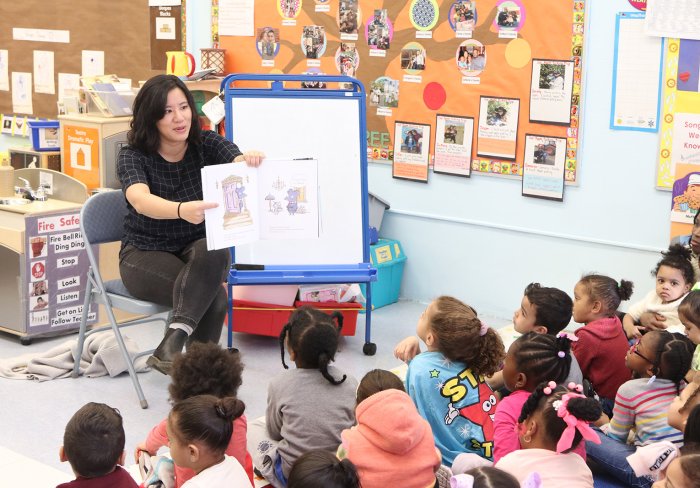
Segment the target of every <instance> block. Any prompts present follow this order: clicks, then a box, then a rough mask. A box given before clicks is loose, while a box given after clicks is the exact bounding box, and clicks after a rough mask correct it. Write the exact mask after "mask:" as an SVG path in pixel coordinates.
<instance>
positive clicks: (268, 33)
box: [255, 27, 280, 61]
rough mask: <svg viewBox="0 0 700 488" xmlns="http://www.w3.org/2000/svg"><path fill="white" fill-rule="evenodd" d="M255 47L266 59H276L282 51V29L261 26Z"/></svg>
mask: <svg viewBox="0 0 700 488" xmlns="http://www.w3.org/2000/svg"><path fill="white" fill-rule="evenodd" d="M255 47H256V48H257V50H258V54H259V55H260V57H261V58H262V59H264V60H266V61H267V60H271V59H275V56H277V53H279V51H280V30H279V29H275V28H273V27H259V28H258V31H257V40H256V43H255Z"/></svg>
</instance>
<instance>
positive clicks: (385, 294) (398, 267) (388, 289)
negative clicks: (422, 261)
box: [361, 239, 406, 309]
mask: <svg viewBox="0 0 700 488" xmlns="http://www.w3.org/2000/svg"><path fill="white" fill-rule="evenodd" d="M370 261H371V263H372V264H373V265H374V266H375V267H376V268H377V281H376V282H375V283H372V309H375V308H380V307H384V306H385V305H389V304H391V303H395V302H397V301H398V300H399V291H400V290H401V279H402V278H403V269H404V266H405V265H406V255H405V254H404V253H403V248H402V247H401V243H400V242H399V241H393V240H389V239H379V241H378V242H377V243H376V244H374V245H372V246H370ZM361 286H362V293H364V295H365V297H366V296H367V287H366V286H365V285H364V284H362V285H361Z"/></svg>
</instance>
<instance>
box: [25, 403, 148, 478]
mask: <svg viewBox="0 0 700 488" xmlns="http://www.w3.org/2000/svg"><path fill="white" fill-rule="evenodd" d="M125 438H126V436H125V434H124V426H123V423H122V416H121V415H120V414H119V411H118V410H117V409H115V408H112V407H110V406H109V405H105V404H104V403H92V402H91V403H88V404H86V405H84V406H83V407H82V408H81V409H80V410H78V411H77V412H75V414H74V415H73V417H71V419H70V420H69V421H68V424H67V425H66V430H65V433H64V434H63V446H61V448H60V449H59V457H60V459H61V462H66V461H68V462H69V463H70V466H71V469H72V470H73V473H74V474H75V476H76V479H75V480H74V481H71V482H68V483H63V484H61V485H58V487H57V488H91V487H95V488H102V487H105V486H109V487H112V488H137V486H138V485H137V484H136V482H135V481H134V479H133V478H132V477H131V475H130V474H129V473H128V472H127V471H126V470H124V469H123V468H122V467H121V466H120V464H124V458H125V457H126V452H125V451H124V441H125ZM27 475H28V476H31V473H27Z"/></svg>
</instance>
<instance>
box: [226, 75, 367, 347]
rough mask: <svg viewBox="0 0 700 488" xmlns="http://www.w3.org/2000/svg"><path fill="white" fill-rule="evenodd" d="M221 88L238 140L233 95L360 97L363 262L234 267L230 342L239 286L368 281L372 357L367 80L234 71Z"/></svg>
mask: <svg viewBox="0 0 700 488" xmlns="http://www.w3.org/2000/svg"><path fill="white" fill-rule="evenodd" d="M237 81H257V82H268V83H270V87H269V88H248V87H246V88H236V87H235V86H232V85H233V84H235V82H237ZM285 82H292V83H299V82H323V83H326V86H328V83H347V84H351V85H352V89H348V90H329V89H311V88H309V89H301V88H296V87H295V88H284V83H285ZM221 92H222V93H223V94H224V103H225V110H226V121H225V128H226V137H227V138H228V139H230V140H234V134H233V114H232V113H231V98H233V97H251V98H261V97H277V98H295V99H298V98H309V99H334V98H337V99H344V100H347V99H354V100H357V106H358V109H359V116H360V117H359V119H360V137H359V139H360V140H359V141H358V143H359V144H360V164H361V172H360V173H361V185H362V188H361V192H362V262H361V263H357V264H338V265H289V266H285V265H273V266H265V269H264V270H237V269H233V268H232V269H231V270H230V271H229V274H228V278H227V280H226V282H227V286H228V307H229V314H228V347H229V348H230V347H232V345H233V315H234V311H233V287H234V286H235V285H282V284H324V283H329V284H333V283H365V284H366V295H367V296H366V300H367V302H366V313H365V344H364V346H363V348H362V351H363V352H364V353H365V354H366V355H368V356H373V355H374V354H375V352H376V350H377V347H376V345H375V344H374V343H372V342H371V331H372V292H371V282H372V281H377V269H376V268H374V267H372V264H371V262H370V254H369V235H368V232H369V208H368V207H369V197H368V186H367V140H366V138H365V137H366V133H367V122H366V120H367V117H366V112H365V99H366V95H365V89H364V86H363V85H362V83H361V82H360V81H358V80H356V79H354V78H350V77H347V76H314V75H256V74H233V75H228V76H226V77H225V78H224V79H223V80H222V81H221ZM235 258H236V254H235V248H233V247H232V248H231V262H232V263H235V262H236V259H235Z"/></svg>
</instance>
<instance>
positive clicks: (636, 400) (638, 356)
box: [587, 330, 691, 487]
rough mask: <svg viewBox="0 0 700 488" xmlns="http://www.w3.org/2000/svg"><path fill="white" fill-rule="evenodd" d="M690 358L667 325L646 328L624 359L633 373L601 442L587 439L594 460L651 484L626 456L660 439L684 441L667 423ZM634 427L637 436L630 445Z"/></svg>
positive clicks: (627, 478) (634, 481) (634, 482)
mask: <svg viewBox="0 0 700 488" xmlns="http://www.w3.org/2000/svg"><path fill="white" fill-rule="evenodd" d="M690 360H691V351H690V349H689V348H688V345H687V344H686V342H685V341H684V340H682V339H679V338H677V337H676V336H674V334H671V333H670V332H667V331H660V330H656V331H651V332H647V333H646V334H644V335H643V336H642V338H641V339H640V340H639V341H638V342H636V343H635V344H634V345H633V346H632V347H631V348H630V349H629V351H628V352H627V355H626V358H625V364H626V366H627V367H628V368H629V370H630V371H631V372H632V373H633V376H634V379H632V380H629V381H627V382H625V383H624V384H623V385H622V386H621V387H620V389H619V390H618V393H617V396H616V398H615V407H614V410H613V416H612V418H611V419H610V423H609V424H608V425H607V426H603V428H602V430H603V433H601V434H599V437H600V441H601V443H600V444H599V445H598V444H589V445H587V453H588V456H589V458H590V459H591V460H593V461H594V462H595V463H596V465H598V466H599V467H600V468H601V469H602V470H604V471H607V472H609V473H610V474H611V475H612V476H614V477H616V478H617V479H619V480H620V481H622V482H624V483H627V484H628V485H629V486H636V487H650V486H651V484H652V480H651V479H650V478H648V477H638V476H636V475H635V473H634V471H633V470H632V468H631V467H630V465H629V463H627V461H626V458H627V456H629V455H631V454H632V453H634V451H635V446H645V445H648V444H651V443H654V442H660V441H669V442H672V443H674V444H676V445H678V446H680V445H681V444H682V442H683V433H682V432H681V431H679V430H677V429H675V428H674V427H672V426H671V425H669V422H668V419H667V411H668V409H669V406H670V405H671V403H672V402H673V401H674V398H675V397H676V396H678V395H679V394H680V393H681V384H682V382H683V379H684V377H685V375H686V373H687V372H688V369H689V368H690ZM632 430H634V442H633V445H628V444H627V439H628V437H629V435H630V432H631V431H632Z"/></svg>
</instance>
